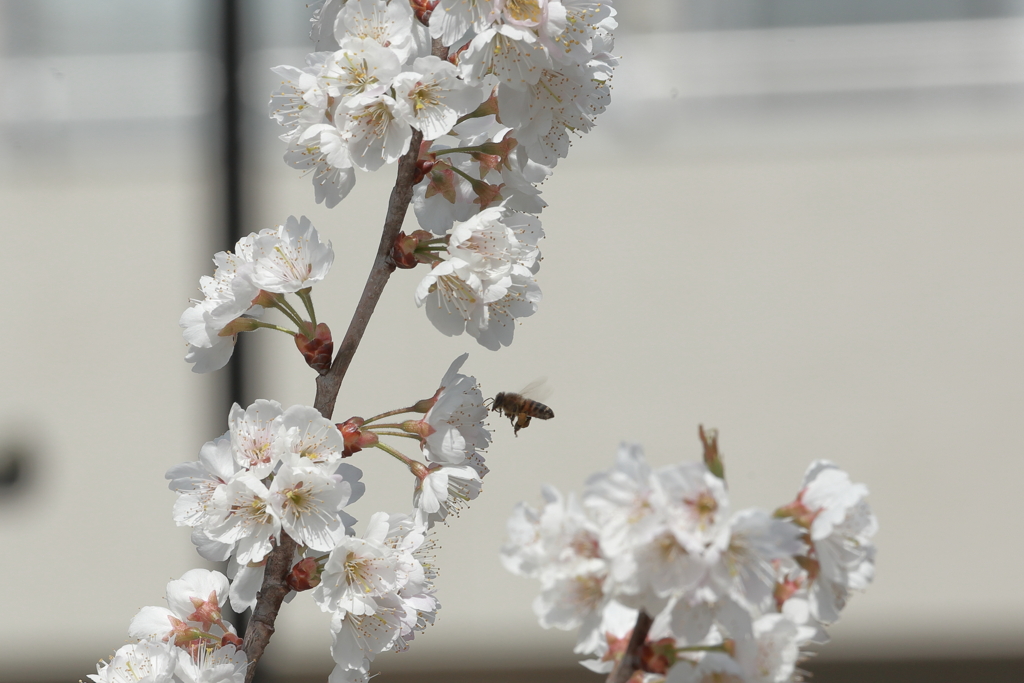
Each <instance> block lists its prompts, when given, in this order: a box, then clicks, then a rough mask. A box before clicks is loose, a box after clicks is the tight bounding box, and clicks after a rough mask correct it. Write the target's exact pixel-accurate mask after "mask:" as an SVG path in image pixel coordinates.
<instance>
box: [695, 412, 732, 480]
mask: <svg viewBox="0 0 1024 683" xmlns="http://www.w3.org/2000/svg"><path fill="white" fill-rule="evenodd" d="M697 430H698V432H699V433H700V442H701V443H702V444H704V464H705V465H707V468H708V471H709V472H711V474H713V475H715V476H716V477H718V478H719V479H722V480H725V463H723V462H722V455H721V454H720V453H719V452H718V430H717V429H708V430H706V431H705V429H704V425H700V426H698V427H697Z"/></svg>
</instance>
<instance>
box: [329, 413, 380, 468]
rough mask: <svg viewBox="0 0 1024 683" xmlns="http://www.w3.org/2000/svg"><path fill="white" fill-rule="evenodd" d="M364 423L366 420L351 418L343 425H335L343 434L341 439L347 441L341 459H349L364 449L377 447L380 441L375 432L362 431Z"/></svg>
mask: <svg viewBox="0 0 1024 683" xmlns="http://www.w3.org/2000/svg"><path fill="white" fill-rule="evenodd" d="M364 422H365V420H364V419H363V418H361V417H350V418H349V419H347V420H345V421H344V422H342V423H341V424H339V425H335V426H336V427H337V428H338V431H339V432H341V438H342V439H344V441H345V449H344V450H343V451H342V452H341V457H343V458H347V457H349V456H351V455H354V454H356V453H358V452H359V451H361V450H363V449H364V448H369V447H371V446H374V445H376V443H377V442H378V441H379V439H378V438H377V435H376V434H374V433H373V432H370V431H365V432H364V431H363V430H362V426H363V423H364Z"/></svg>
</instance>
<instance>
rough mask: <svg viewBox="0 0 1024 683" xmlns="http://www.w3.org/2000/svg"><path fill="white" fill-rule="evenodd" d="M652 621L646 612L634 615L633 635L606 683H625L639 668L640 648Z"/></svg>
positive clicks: (641, 611) (645, 639) (645, 640)
mask: <svg viewBox="0 0 1024 683" xmlns="http://www.w3.org/2000/svg"><path fill="white" fill-rule="evenodd" d="M652 624H654V619H652V618H651V617H650V616H648V614H647V612H644V611H643V610H640V614H638V615H636V626H634V627H633V635H632V636H630V638H629V645H627V646H626V651H625V652H624V653H623V655H622V659H620V660H619V661H618V662H617V663H616V664H615V668H614V669H612V672H611V673H610V674H608V679H607V683H626V681H628V680H629V679H630V677H632V675H633V673H634V672H635V671H637V670H638V669H639V668H640V663H641V662H640V648H642V647H643V646H644V643H646V642H647V634H648V633H650V631H651V625H652Z"/></svg>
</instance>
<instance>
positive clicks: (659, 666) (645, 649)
mask: <svg viewBox="0 0 1024 683" xmlns="http://www.w3.org/2000/svg"><path fill="white" fill-rule="evenodd" d="M676 659H678V657H677V655H676V641H675V638H662V639H661V640H656V641H654V642H653V643H650V642H648V643H645V644H644V645H643V646H642V647H641V648H640V668H641V669H643V670H644V671H646V672H648V673H652V674H661V675H663V676H664V675H665V674H667V673H668V670H669V669H671V668H672V665H673V664H675V663H676Z"/></svg>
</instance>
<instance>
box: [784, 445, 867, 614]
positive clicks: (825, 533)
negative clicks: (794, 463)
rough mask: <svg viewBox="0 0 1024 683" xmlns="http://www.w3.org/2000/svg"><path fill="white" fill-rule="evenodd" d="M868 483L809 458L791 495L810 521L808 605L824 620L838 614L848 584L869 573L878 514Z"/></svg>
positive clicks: (854, 586) (857, 584)
mask: <svg viewBox="0 0 1024 683" xmlns="http://www.w3.org/2000/svg"><path fill="white" fill-rule="evenodd" d="M867 494H868V489H867V487H866V486H864V485H863V484H854V483H853V482H851V481H850V475H848V474H847V473H846V472H844V471H843V470H841V469H839V467H837V466H836V465H834V464H832V463H830V462H828V461H826V460H816V461H815V462H813V463H811V466H810V467H809V468H808V470H807V473H806V474H805V475H804V486H803V488H802V489H801V491H800V495H799V496H798V497H797V500H798V502H799V504H800V505H801V506H802V507H803V508H804V510H805V511H806V514H807V516H808V517H809V518H810V519H811V520H813V521H811V522H810V540H811V545H812V555H811V559H812V560H813V561H814V562H816V563H817V572H814V573H813V574H812V576H811V577H810V578H811V583H810V596H809V597H810V603H811V610H812V613H813V614H814V615H815V617H816V618H817V619H818V620H819V621H822V622H824V623H826V624H830V623H832V622H834V621H836V620H837V619H838V618H839V612H840V611H841V610H842V609H843V607H845V606H846V599H847V597H848V595H849V592H850V590H864V589H865V588H867V586H868V584H870V583H871V580H872V579H873V578H874V573H875V546H874V544H873V543H872V539H873V538H874V535H875V533H876V532H877V531H878V520H877V519H876V518H875V515H874V514H873V513H872V512H871V508H870V506H869V505H868V503H867V501H866V500H865V498H866V497H867Z"/></svg>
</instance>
